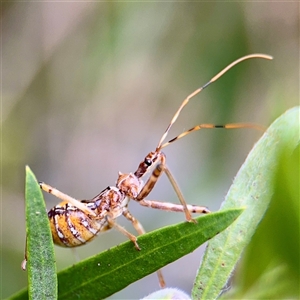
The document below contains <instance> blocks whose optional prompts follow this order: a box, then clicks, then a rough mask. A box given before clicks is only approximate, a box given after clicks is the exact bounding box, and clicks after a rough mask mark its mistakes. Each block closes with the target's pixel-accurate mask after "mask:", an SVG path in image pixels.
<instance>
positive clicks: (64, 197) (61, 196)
mask: <svg viewBox="0 0 300 300" xmlns="http://www.w3.org/2000/svg"><path fill="white" fill-rule="evenodd" d="M39 185H40V188H41V189H42V190H43V191H45V192H47V193H49V194H51V195H53V196H55V197H57V198H59V199H61V200H63V201H67V202H69V203H71V204H72V205H74V206H76V207H77V208H79V209H80V210H82V211H83V212H84V213H86V214H89V215H92V216H96V213H95V212H94V211H92V210H91V209H89V208H88V207H87V206H86V205H85V204H84V203H82V202H80V201H79V200H76V199H75V198H73V197H70V196H69V195H67V194H64V193H62V192H61V191H59V190H57V189H56V188H53V187H52V186H50V185H48V184H46V183H44V182H39Z"/></svg>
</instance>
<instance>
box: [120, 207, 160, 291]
mask: <svg viewBox="0 0 300 300" xmlns="http://www.w3.org/2000/svg"><path fill="white" fill-rule="evenodd" d="M123 216H124V217H125V218H126V219H127V220H129V221H130V222H131V223H132V225H133V227H134V228H135V230H136V231H137V232H138V234H144V233H146V231H145V229H144V228H143V226H142V224H141V223H140V222H139V221H138V220H137V219H136V218H135V217H134V216H133V215H132V214H131V213H130V212H129V211H128V210H127V209H126V210H125V211H124V212H123ZM156 274H157V277H158V281H159V286H160V287H161V288H165V287H166V283H165V280H164V277H163V274H162V271H161V270H158V271H156Z"/></svg>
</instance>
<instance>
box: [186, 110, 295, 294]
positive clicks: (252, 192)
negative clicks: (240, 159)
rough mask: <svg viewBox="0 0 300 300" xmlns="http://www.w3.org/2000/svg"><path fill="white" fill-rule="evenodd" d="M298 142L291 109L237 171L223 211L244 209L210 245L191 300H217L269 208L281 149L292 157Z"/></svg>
mask: <svg viewBox="0 0 300 300" xmlns="http://www.w3.org/2000/svg"><path fill="white" fill-rule="evenodd" d="M298 143H299V108H293V109H291V110H289V111H287V112H286V113H285V114H284V115H282V116H281V117H279V118H278V119H277V120H276V121H275V122H274V123H273V124H272V125H271V126H270V128H269V129H268V130H267V132H266V133H265V134H264V135H263V137H262V138H261V139H260V140H259V142H258V143H257V144H256V145H255V147H254V148H253V150H252V151H251V153H250V154H249V156H248V158H247V160H246V162H245V163H244V164H243V166H242V167H241V169H240V171H239V172H238V174H237V177H236V178H235V180H234V183H233V185H232V186H231V188H230V190H229V192H228V194H227V197H226V201H225V202H224V203H223V205H222V209H229V208H231V207H241V206H243V207H244V206H246V207H247V209H246V210H245V212H244V213H243V214H242V216H241V217H240V218H239V219H238V220H237V222H235V223H234V224H233V225H232V226H230V227H229V228H228V229H227V230H225V231H224V232H222V233H221V234H220V235H218V236H217V237H216V238H214V239H213V240H212V241H210V242H209V244H208V247H207V249H206V253H205V255H204V258H203V261H202V265H201V268H200V270H199V272H198V274H197V278H196V280H195V284H194V288H193V291H192V298H193V299H216V298H217V297H218V295H219V294H220V293H221V292H222V289H223V288H224V286H225V285H226V283H227V281H228V279H229V277H230V275H231V273H232V271H233V270H234V267H235V265H236V263H237V261H238V260H239V258H240V256H241V253H242V251H243V249H244V247H245V246H246V245H247V244H248V243H249V241H250V240H251V237H252V235H253V234H254V232H255V229H256V227H257V226H258V224H259V222H260V221H261V219H262V218H263V216H264V214H265V212H266V210H267V208H268V205H269V203H270V200H271V198H272V195H273V193H274V184H273V182H274V175H275V174H276V170H277V167H278V162H279V160H280V155H281V153H282V150H283V149H284V150H285V151H286V152H287V153H289V155H291V154H292V152H293V150H294V149H295V148H296V147H297V144H298Z"/></svg>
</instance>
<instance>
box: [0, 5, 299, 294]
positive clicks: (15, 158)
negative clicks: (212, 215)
mask: <svg viewBox="0 0 300 300" xmlns="http://www.w3.org/2000/svg"><path fill="white" fill-rule="evenodd" d="M1 43H2V44H1V49H2V54H1V60H2V65H1V74H2V88H1V96H2V98H1V104H2V115H1V116H2V119H1V133H2V137H1V145H2V146H1V147H2V157H1V158H2V161H1V163H2V165H1V174H2V178H1V188H2V193H1V245H0V247H1V292H2V295H1V296H2V297H1V298H5V297H7V296H9V295H11V294H12V293H13V292H16V291H18V290H19V289H20V288H22V287H24V286H26V284H27V282H26V280H27V279H26V277H27V275H26V273H24V272H22V271H21V269H20V263H21V261H22V259H23V253H24V245H25V217H24V170H25V165H29V166H30V167H31V168H32V170H33V171H34V172H35V174H36V176H37V178H38V179H39V180H41V181H45V182H47V183H49V184H51V185H53V186H55V187H57V188H58V189H60V190H62V191H64V192H66V193H68V194H70V195H72V196H74V197H75V198H78V199H89V198H92V197H93V196H95V195H96V194H98V193H99V192H100V191H101V190H103V189H104V188H105V187H107V186H108V185H113V184H114V183H115V181H116V179H117V172H118V171H122V172H133V171H135V170H136V168H137V166H138V164H139V162H140V161H141V160H142V159H143V158H144V156H145V155H146V154H147V153H148V152H149V151H151V150H154V148H155V147H156V145H157V143H158V141H159V139H160V137H161V135H162V134H163V132H164V130H165V128H166V126H167V125H168V122H169V121H170V119H171V118H172V116H173V114H174V113H175V111H176V110H177V108H178V106H179V105H180V104H181V101H182V100H183V99H184V98H185V97H186V96H187V95H188V94H189V93H191V92H192V91H194V90H195V89H196V88H198V87H199V86H201V85H203V84H204V83H205V82H207V81H208V80H209V79H210V78H211V77H213V76H214V75H215V74H216V73H217V72H218V71H220V70H221V69H222V68H223V67H225V66H226V65H227V64H229V63H231V62H232V61H233V60H235V59H237V58H239V57H241V56H243V55H246V54H250V53H266V54H270V55H273V56H274V60H273V61H265V60H258V59H256V60H249V61H246V62H243V63H242V64H240V65H238V66H236V67H235V68H234V69H232V70H231V71H230V72H229V73H227V74H226V75H224V76H223V77H222V78H221V79H220V80H219V81H218V82H216V83H215V84H213V85H212V86H210V87H209V88H208V89H206V90H205V91H203V93H202V94H201V95H199V96H197V98H195V99H193V100H192V101H191V103H190V104H189V105H188V106H187V107H186V108H185V109H184V111H183V112H182V115H181V116H180V117H179V119H178V122H177V123H176V124H175V125H174V128H172V131H171V132H170V136H169V138H172V137H174V136H176V135H177V134H179V133H181V132H182V131H184V130H186V129H189V128H190V127H192V126H194V125H196V124H200V123H217V124H224V123H227V122H229V123H232V122H255V123H259V124H262V125H264V126H268V125H269V124H270V123H271V122H272V121H273V120H274V119H275V118H276V117H277V116H279V115H280V114H281V113H283V112H284V111H285V110H287V109H288V108H291V107H293V106H295V105H297V104H298V102H299V3H296V2H294V3H292V2H291V3H275V2H274V3H270V2H269V3H268V2H265V3H258V2H253V3H250V2H249V3H201V2H199V3H188V2H187V3H175V2H174V3H173V2H169V3H149V2H128V3H127V2H123V3H120V2H111V3H110V2H103V3H97V2H90V3H88V2H82V3H80V2H71V1H70V2H63V3H59V2H35V3H34V2H32V3H29V2H26V3H25V2H24V3H21V2H19V3H13V2H10V3H9V2H6V3H2V4H1ZM260 136H261V133H260V132H257V131H255V130H249V129H243V130H234V131H232V130H206V131H205V130H203V131H199V132H197V133H193V134H191V135H189V136H187V137H185V138H184V139H182V140H180V141H178V142H176V143H174V144H172V145H171V146H169V147H167V148H166V149H165V151H164V152H165V153H166V155H167V158H168V160H167V163H168V166H169V168H170V169H171V170H172V171H173V173H174V176H175V177H176V179H177V181H178V182H179V184H180V187H181V189H182V191H183V193H184V195H185V197H186V200H187V202H188V203H193V204H198V205H206V206H208V207H209V208H210V209H211V210H217V209H218V208H219V206H220V204H221V202H222V201H223V199H224V195H225V194H226V192H227V190H228V188H229V186H230V184H231V182H232V180H233V178H234V176H235V174H236V172H237V171H238V169H239V167H240V166H241V164H242V162H243V161H244V159H245V158H246V156H247V153H248V152H249V151H250V149H251V148H252V145H253V144H254V143H255V141H256V140H257V139H258V138H259V137H260ZM45 198H46V202H47V206H48V207H49V208H50V207H52V206H54V205H56V204H57V203H58V201H57V199H55V198H54V197H52V196H49V195H45ZM148 198H149V199H156V200H161V201H168V202H177V201H178V200H177V198H176V195H175V193H174V191H173V190H172V188H171V186H170V184H169V183H168V181H167V180H166V179H165V178H162V179H161V180H160V181H159V183H158V184H157V187H156V188H155V189H154V190H153V192H152V193H151V194H150V195H149V197H148ZM130 210H131V212H132V213H133V215H135V216H136V217H137V218H138V219H139V220H140V221H141V222H142V224H143V225H144V227H145V229H146V230H147V231H151V230H153V229H156V228H159V227H161V226H164V225H167V224H172V223H176V222H179V221H182V220H184V216H183V215H182V214H175V213H169V212H163V211H156V210H150V209H147V208H143V207H140V206H139V205H138V204H137V203H131V204H130ZM118 222H119V223H120V224H122V225H124V226H125V227H126V228H127V229H128V230H130V231H131V232H134V230H133V228H132V226H131V224H128V222H126V220H123V219H122V218H120V220H118ZM124 240H126V237H124V236H122V235H121V234H120V233H119V232H117V231H114V230H112V231H111V232H108V233H105V234H103V235H101V236H99V237H98V238H97V239H96V240H95V241H93V242H92V243H90V244H89V245H86V246H84V247H82V248H79V249H78V255H79V256H80V258H85V257H88V256H90V255H92V254H95V253H98V252H100V251H102V250H105V249H107V248H109V247H112V246H114V245H116V244H118V243H120V242H122V241H124ZM202 251H203V248H200V249H199V250H197V251H195V252H194V253H192V254H191V255H189V256H187V257H185V258H183V259H181V260H179V261H177V262H175V263H173V264H171V265H169V266H167V267H166V268H165V269H164V274H165V278H166V281H167V283H168V285H169V286H174V287H175V286H176V287H179V288H181V289H183V290H185V291H187V292H190V290H191V287H192V283H193V278H194V276H195V273H196V271H197V267H198V265H199V261H200V259H201V253H202ZM56 259H57V266H58V269H59V270H61V269H63V268H65V267H67V266H70V265H71V264H72V263H74V262H75V257H74V256H73V255H72V254H71V251H70V250H68V249H63V248H58V247H56ZM99 284H101V283H99ZM157 288H158V283H157V279H156V276H155V274H154V275H150V276H148V277H147V278H144V279H142V280H140V281H139V282H137V283H135V284H133V285H131V286H129V287H128V288H126V289H125V290H124V291H122V292H120V293H118V294H116V295H114V296H112V297H111V299H137V298H140V297H142V296H145V295H146V294H148V293H150V292H153V291H154V290H156V289H157Z"/></svg>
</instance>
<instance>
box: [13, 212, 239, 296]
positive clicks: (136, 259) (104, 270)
mask: <svg viewBox="0 0 300 300" xmlns="http://www.w3.org/2000/svg"><path fill="white" fill-rule="evenodd" d="M242 212H243V209H242V208H239V209H230V210H226V211H221V212H217V213H212V214H209V215H205V216H202V217H199V218H196V220H197V223H196V224H194V223H187V222H183V223H180V224H177V225H172V226H167V227H164V228H162V229H159V230H155V231H153V232H151V233H147V234H144V235H142V236H140V237H139V238H138V243H139V246H140V247H141V251H137V250H136V249H135V248H134V245H133V243H132V242H131V241H128V242H125V243H123V244H121V245H119V246H116V247H113V248H111V249H109V250H107V251H104V252H102V253H100V254H98V255H96V256H93V257H91V258H89V259H87V260H85V261H82V262H80V263H78V264H76V265H74V266H72V267H70V268H68V269H66V270H64V271H62V272H60V273H59V274H58V282H59V285H58V296H59V299H77V298H82V299H103V298H106V297H108V296H110V295H112V294H114V293H116V292H117V291H119V290H121V289H123V288H125V287H126V286H128V285H129V284H131V283H133V282H135V281H137V280H138V279H140V278H142V277H144V276H147V275H148V274H151V273H153V272H155V271H156V270H158V269H160V268H162V267H163V266H165V265H167V264H169V263H171V262H173V261H175V260H176V259H179V258H180V257H182V256H184V255H186V254H188V253H190V252H192V251H194V250H195V249H196V248H198V247H199V246H200V245H201V244H202V243H204V242H205V241H207V240H209V239H211V238H212V237H213V236H215V235H216V234H218V233H219V232H220V231H222V230H224V229H225V228H226V227H227V226H229V225H230V224H231V223H232V222H233V221H234V220H235V219H236V218H237V217H238V216H239V215H240V214H241V213H242ZM24 294H25V295H26V293H25V292H23V294H19V295H18V298H13V299H26V296H25V297H24Z"/></svg>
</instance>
